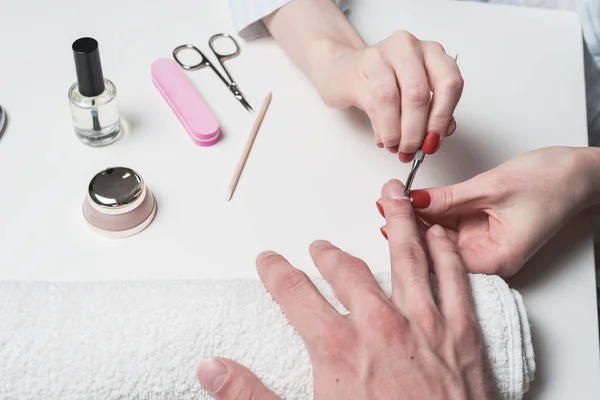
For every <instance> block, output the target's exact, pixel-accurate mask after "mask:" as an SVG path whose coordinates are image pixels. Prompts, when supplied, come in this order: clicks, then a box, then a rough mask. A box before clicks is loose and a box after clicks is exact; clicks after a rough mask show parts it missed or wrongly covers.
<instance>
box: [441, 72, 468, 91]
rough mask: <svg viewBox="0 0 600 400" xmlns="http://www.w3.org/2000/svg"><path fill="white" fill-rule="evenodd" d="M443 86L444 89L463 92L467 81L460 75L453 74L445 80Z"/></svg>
mask: <svg viewBox="0 0 600 400" xmlns="http://www.w3.org/2000/svg"><path fill="white" fill-rule="evenodd" d="M441 85H442V89H445V90H452V91H459V92H462V90H463V89H464V87H465V80H464V79H463V77H462V76H461V75H460V74H453V75H452V76H449V77H447V78H445V79H444V80H443V81H442V83H441Z"/></svg>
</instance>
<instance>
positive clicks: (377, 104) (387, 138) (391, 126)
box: [364, 49, 400, 151]
mask: <svg viewBox="0 0 600 400" xmlns="http://www.w3.org/2000/svg"><path fill="white" fill-rule="evenodd" d="M366 60H367V61H366V62H365V66H364V73H365V76H366V77H367V81H368V92H369V95H368V104H365V105H364V108H366V109H367V110H366V111H367V113H368V114H369V117H370V118H371V124H372V125H373V130H374V131H375V132H376V134H377V135H378V136H379V138H380V139H381V143H382V144H383V145H384V146H385V148H387V149H388V150H390V151H393V150H394V147H395V146H398V144H399V143H400V94H399V93H398V84H397V82H396V76H395V75H394V72H393V71H392V69H391V67H390V65H389V64H387V61H386V60H385V59H384V58H383V57H381V54H380V53H379V51H378V50H376V49H373V51H371V52H370V56H369V57H367V58H366ZM396 151H397V150H396Z"/></svg>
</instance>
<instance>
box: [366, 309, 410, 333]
mask: <svg viewBox="0 0 600 400" xmlns="http://www.w3.org/2000/svg"><path fill="white" fill-rule="evenodd" d="M366 322H367V325H368V327H369V328H370V329H371V330H372V331H373V332H375V333H376V334H377V335H378V336H380V337H381V338H382V339H383V340H384V341H385V342H387V343H390V342H393V341H396V340H398V339H400V338H401V337H402V332H403V328H404V324H403V321H402V318H401V316H400V315H399V314H398V313H397V312H396V311H395V310H394V309H393V308H392V307H390V306H389V305H388V304H386V303H384V302H378V303H377V304H376V305H374V306H373V307H371V311H370V314H369V317H368V318H367V319H366Z"/></svg>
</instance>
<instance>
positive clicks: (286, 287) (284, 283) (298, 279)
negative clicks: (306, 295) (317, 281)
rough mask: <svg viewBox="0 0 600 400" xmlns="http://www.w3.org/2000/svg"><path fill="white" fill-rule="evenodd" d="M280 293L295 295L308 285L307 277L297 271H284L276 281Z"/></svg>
mask: <svg viewBox="0 0 600 400" xmlns="http://www.w3.org/2000/svg"><path fill="white" fill-rule="evenodd" d="M276 283H277V287H278V289H279V291H280V292H287V293H297V292H299V291H302V289H304V288H305V287H306V285H307V284H308V277H307V276H306V275H305V274H304V273H303V272H302V271H299V270H292V271H286V272H284V273H283V274H281V276H279V278H278V279H277V282H276Z"/></svg>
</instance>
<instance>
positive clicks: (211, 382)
mask: <svg viewBox="0 0 600 400" xmlns="http://www.w3.org/2000/svg"><path fill="white" fill-rule="evenodd" d="M197 377H198V381H199V382H200V384H201V385H202V387H204V389H206V390H208V391H209V392H211V393H216V392H218V391H219V389H221V387H222V386H223V383H225V380H226V379H227V367H225V364H223V363H222V362H221V361H219V360H217V359H216V358H209V359H206V360H203V361H202V362H201V363H200V365H198V370H197Z"/></svg>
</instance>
